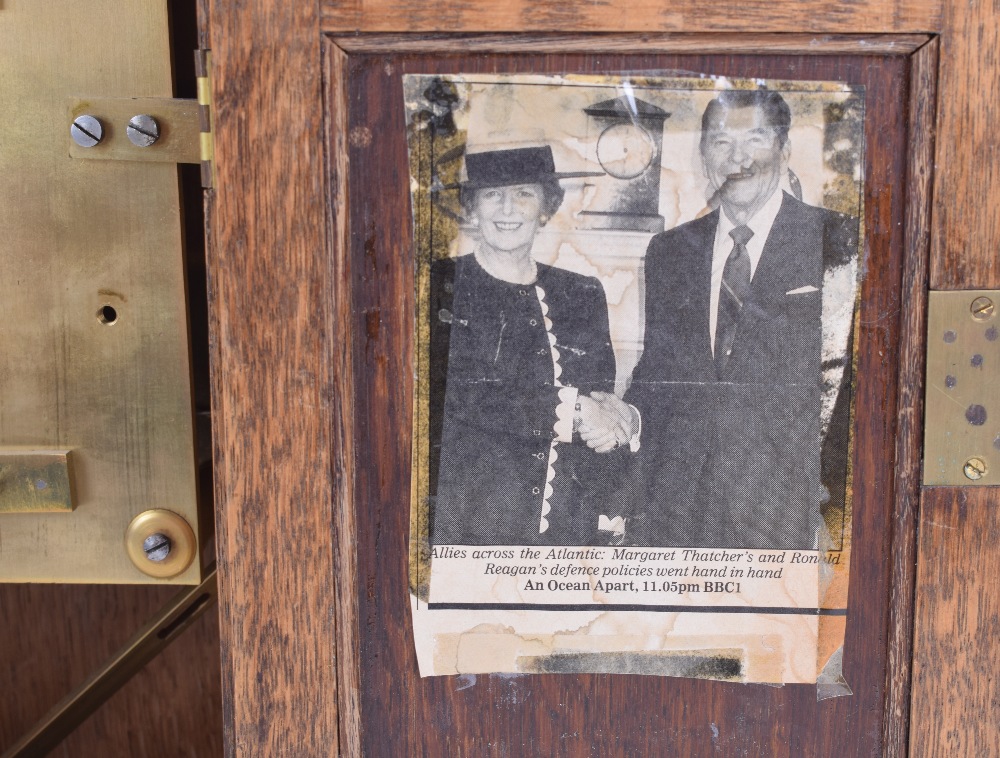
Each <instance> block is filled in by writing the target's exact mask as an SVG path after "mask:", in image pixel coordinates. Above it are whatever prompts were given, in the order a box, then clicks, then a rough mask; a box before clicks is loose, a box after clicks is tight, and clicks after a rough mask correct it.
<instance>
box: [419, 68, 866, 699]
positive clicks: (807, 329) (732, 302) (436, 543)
mask: <svg viewBox="0 0 1000 758" xmlns="http://www.w3.org/2000/svg"><path fill="white" fill-rule="evenodd" d="M404 92H405V108H406V116H407V129H408V135H407V136H408V140H409V149H410V172H411V176H410V182H411V185H410V186H411V190H412V193H411V195H412V203H413V218H414V241H415V247H416V260H417V272H416V281H417V287H418V303H419V307H418V311H417V314H416V331H415V334H416V346H417V350H416V366H415V375H416V384H415V386H416V397H415V403H414V409H415V410H414V414H415V418H414V440H413V455H414V457H413V476H412V481H413V492H412V501H411V534H410V586H409V591H410V595H411V608H412V611H413V627H414V637H415V645H416V650H417V658H418V661H419V666H420V672H421V674H422V675H424V676H431V675H443V674H475V673H488V672H515V673H517V672H519V673H584V672H608V673H632V674H650V675H665V676H685V677H701V678H710V679H721V680H729V681H742V682H769V683H816V684H817V685H818V686H819V691H820V697H824V696H833V695H838V694H848V693H849V692H850V690H849V689H848V688H847V685H846V683H845V682H844V681H843V678H842V676H841V672H840V661H841V657H842V646H843V638H844V627H845V623H846V618H847V579H848V571H849V565H850V547H851V545H850V534H851V429H852V401H851V396H852V383H853V377H854V366H853V362H854V361H853V356H854V349H853V334H854V327H855V319H856V313H857V302H858V291H859V283H860V270H859V240H860V239H861V229H860V228H859V225H860V219H861V218H862V216H863V214H862V206H861V203H862V197H863V192H862V179H863V148H864V144H863V124H864V93H863V90H862V89H861V88H858V87H854V86H850V85H846V84H842V83H834V82H780V81H764V80H735V79H725V78H718V77H704V78H687V79H685V78H676V77H668V76H651V75H647V74H643V75H629V76H621V75H618V76H561V77H551V76H548V77H543V76H537V75H526V76H496V75H448V76H443V75H442V76H427V75H419V76H417V75H413V76H406V77H404Z"/></svg>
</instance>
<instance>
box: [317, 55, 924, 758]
mask: <svg viewBox="0 0 1000 758" xmlns="http://www.w3.org/2000/svg"><path fill="white" fill-rule="evenodd" d="M328 53H329V55H330V57H331V59H333V60H334V61H335V65H334V66H333V73H332V76H333V81H331V83H330V91H329V97H328V102H329V103H331V104H335V105H339V104H344V105H346V106H347V107H348V109H349V113H348V116H347V123H346V124H343V122H339V121H337V118H336V117H337V113H338V111H331V113H333V123H334V124H336V127H335V128H333V129H332V130H331V134H332V138H333V141H332V142H331V144H330V151H331V155H333V156H335V157H336V161H335V162H334V164H333V169H334V185H333V186H334V188H335V194H334V200H335V202H339V201H341V200H342V198H343V196H342V195H341V194H340V193H341V191H342V190H343V185H342V184H341V182H342V181H344V178H345V177H344V174H343V173H342V172H343V171H344V169H345V167H344V166H343V162H342V160H341V159H340V158H339V156H340V155H341V153H342V152H343V151H346V152H347V156H348V164H349V165H348V167H347V169H346V170H347V174H346V189H347V196H346V205H347V214H348V215H347V216H346V218H348V219H349V227H348V232H349V234H346V235H345V237H344V241H345V243H346V245H347V249H346V250H340V249H337V248H335V249H334V252H333V254H334V255H335V256H341V255H342V256H345V259H344V260H343V261H340V262H338V264H337V265H338V266H342V265H346V266H347V267H348V270H349V281H348V282H345V284H346V285H347V286H345V287H342V288H341V289H340V290H339V292H340V294H341V296H342V297H345V296H346V297H350V298H351V302H349V303H345V302H343V300H341V302H340V306H341V308H342V310H341V313H344V314H345V315H347V314H349V321H348V322H347V323H343V324H342V325H341V328H342V331H341V332H340V334H341V335H342V338H348V339H350V343H349V344H350V349H351V354H350V359H349V360H344V361H341V362H339V363H338V370H340V371H344V370H347V371H350V373H351V376H350V378H349V379H345V378H344V377H341V386H347V387H352V388H353V390H354V392H353V398H352V400H353V414H352V418H351V420H350V421H351V422H352V424H353V430H352V431H353V440H354V445H353V451H352V460H353V462H354V478H353V480H351V479H350V478H348V479H347V485H348V486H347V489H348V492H346V493H345V495H346V496H347V499H346V501H345V507H347V508H350V509H351V510H350V511H349V513H348V514H347V516H346V517H345V518H344V519H343V521H344V522H346V523H343V525H342V530H343V529H347V530H350V534H349V539H344V540H343V541H342V544H346V545H347V550H348V553H347V554H345V555H342V556H341V563H342V565H344V566H345V567H346V566H347V565H350V566H351V567H352V568H353V567H355V566H356V571H357V576H356V577H355V578H351V576H350V571H349V570H348V571H344V572H341V574H339V576H340V578H341V580H342V581H344V580H349V581H352V582H353V587H348V588H343V587H342V588H341V590H342V597H344V598H345V600H344V601H343V602H342V604H341V613H340V616H339V618H340V624H341V628H340V629H339V630H338V632H339V635H340V636H339V639H340V641H341V647H340V656H341V657H340V662H341V669H342V674H341V677H342V678H341V682H344V681H348V682H356V686H357V692H356V693H352V692H346V693H345V695H354V694H356V695H357V698H358V706H359V710H357V711H355V710H353V709H351V708H349V709H347V710H346V711H342V718H343V719H344V720H345V725H344V728H343V729H342V734H348V735H351V734H352V730H355V729H357V732H356V734H355V737H354V739H356V744H352V742H351V741H350V740H349V741H348V746H349V747H352V748H356V749H358V748H359V749H360V750H361V751H362V752H363V753H365V754H368V755H480V754H482V755H493V754H496V755H503V754H507V755H591V754H602V755H603V754H622V755H673V754H676V755H700V754H704V753H708V752H709V751H711V750H718V751H719V752H720V754H740V751H748V754H759V755H773V756H801V755H840V756H862V755H865V756H867V755H879V754H881V752H882V749H883V737H882V735H883V730H884V729H885V726H886V724H885V715H884V714H885V702H886V701H885V698H886V689H885V687H886V673H887V672H886V661H887V647H886V640H887V635H888V627H887V623H888V622H887V607H888V603H889V584H890V564H889V561H888V560H887V556H888V555H889V554H890V547H891V540H892V531H893V529H892V523H893V504H894V486H895V470H894V468H893V466H892V462H891V457H889V456H887V455H886V451H887V450H893V449H895V445H896V412H897V393H896V388H897V385H896V379H897V372H898V369H899V357H898V351H897V347H896V346H897V344H898V340H899V337H900V333H899V322H900V313H901V311H902V310H903V308H902V304H901V283H902V277H903V268H904V255H903V252H904V236H903V233H902V229H903V226H902V225H903V221H904V212H905V204H906V192H905V186H904V177H905V174H906V172H905V162H906V157H907V154H908V144H907V140H906V136H907V132H906V122H907V116H908V108H909V90H908V86H909V80H908V59H907V58H906V57H905V56H895V57H888V56H840V57H830V56H808V57H806V56H708V57H705V56H695V55H688V56H681V55H654V54H648V55H623V54H608V55H605V54H601V55H582V54H578V53H563V54H553V55H542V54H534V55H532V54H524V55H514V56H509V55H508V56H504V55H487V54H476V55H464V56H463V55H461V54H458V53H455V54H452V55H449V56H447V57H443V56H440V55H438V56H434V55H428V54H424V55H419V54H394V53H392V52H390V51H386V50H382V51H380V52H378V53H375V54H362V53H352V54H350V55H347V56H346V57H345V55H344V53H343V52H342V51H340V50H339V49H338V48H335V47H332V46H331V47H330V48H328ZM623 70H682V71H691V72H704V73H709V74H725V75H731V76H753V77H764V78H767V77H770V78H783V79H824V80H841V81H847V82H850V83H853V84H863V85H864V86H865V87H866V88H867V103H868V120H867V123H866V140H867V145H866V166H865V169H866V217H865V228H866V242H867V244H866V247H865V257H864V262H865V266H866V278H865V281H864V284H863V288H862V305H861V315H860V330H859V332H858V340H859V353H858V358H859V369H858V376H859V381H858V386H857V396H856V397H857V401H856V402H857V411H856V418H857V421H856V429H855V433H856V444H855V460H854V465H855V491H854V498H855V500H854V502H855V527H854V528H855V534H854V546H855V547H854V556H853V566H852V581H851V597H850V612H849V617H848V626H847V636H846V654H845V662H844V672H845V677H846V679H847V681H848V683H849V684H850V685H851V687H852V688H853V690H854V695H852V696H850V697H846V698H838V699H834V700H829V701H824V702H821V703H817V701H816V690H815V688H814V687H807V686H801V685H789V686H785V687H781V688H773V687H767V686H762V685H735V684H723V683H718V682H705V681H696V680H683V679H664V678H658V677H640V676H605V675H585V676H564V675H548V676H518V677H511V676H479V677H478V678H476V677H457V678H444V677H440V678H431V679H420V678H419V677H418V675H417V671H416V661H415V655H414V650H413V640H412V629H411V624H410V612H409V604H408V597H407V590H406V572H407V560H406V556H407V534H408V521H409V508H408V497H409V491H410V482H409V464H410V438H409V429H410V419H411V417H412V413H411V411H412V408H411V398H412V396H413V393H412V389H413V388H412V376H413V369H412V365H413V363H412V361H413V350H414V345H413V343H412V331H413V314H414V282H413V275H414V263H413V245H412V238H411V222H410V205H409V185H408V180H407V177H408V166H407V154H406V141H405V132H404V128H405V127H404V122H403V108H402V91H401V80H400V76H401V74H403V73H434V72H466V73H475V72H491V73H492V72H501V71H502V72H595V73H597V72H613V71H623ZM345 82H346V84H345ZM345 86H346V93H344V95H343V96H342V95H341V92H342V89H341V88H342V87H345ZM328 116H329V113H328ZM338 207H339V206H338ZM335 210H336V208H335ZM334 218H335V223H340V222H341V221H342V220H343V219H344V218H345V217H343V216H340V215H337V214H336V213H335V215H334ZM909 260H910V261H911V264H912V265H914V266H916V265H919V257H914V258H911V259H909ZM348 306H349V307H348ZM343 330H347V331H346V333H345V331H343ZM904 465H908V464H906V463H905V462H904ZM346 473H347V475H348V477H349V476H350V471H349V470H348V471H347V472H346ZM345 627H346V628H345ZM331 644H332V640H331ZM341 702H342V703H343V702H345V701H344V700H342V701H341Z"/></svg>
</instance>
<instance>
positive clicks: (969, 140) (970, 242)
mask: <svg viewBox="0 0 1000 758" xmlns="http://www.w3.org/2000/svg"><path fill="white" fill-rule="evenodd" d="M998 18H1000V6H998V5H997V3H996V2H991V1H989V0H980V1H977V2H957V3H947V4H946V5H945V18H944V21H945V33H944V34H942V35H941V75H940V85H939V89H938V91H939V92H940V93H941V97H940V107H939V109H938V134H939V135H940V139H939V140H938V141H937V165H938V169H939V170H938V178H937V182H936V185H935V188H934V248H933V250H934V252H933V254H932V260H931V289H977V288H979V289H997V288H1000V144H998V141H997V123H998V122H1000V22H998V20H997V19H998ZM998 523H1000V522H998Z"/></svg>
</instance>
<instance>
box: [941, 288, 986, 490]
mask: <svg viewBox="0 0 1000 758" xmlns="http://www.w3.org/2000/svg"><path fill="white" fill-rule="evenodd" d="M998 313H1000V290H963V291H958V292H931V293H930V303H929V310H928V314H927V404H926V410H925V415H924V484H925V485H935V484H941V485H950V486H972V485H979V486H982V485H998V484H1000V316H998Z"/></svg>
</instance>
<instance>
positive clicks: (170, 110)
mask: <svg viewBox="0 0 1000 758" xmlns="http://www.w3.org/2000/svg"><path fill="white" fill-rule="evenodd" d="M198 110H199V106H198V101H197V100H177V99H173V98H167V97H86V98H82V97H81V98H73V99H71V100H70V102H69V123H67V125H66V136H67V139H68V138H69V137H70V135H71V132H70V125H71V124H73V123H76V120H77V119H78V118H79V117H81V116H92V117H93V118H96V119H97V120H98V121H99V122H100V125H101V127H102V128H103V134H102V135H101V139H100V141H99V142H98V143H97V144H95V145H92V146H89V147H86V146H83V145H80V144H78V143H76V142H74V141H73V140H69V154H70V157H71V158H89V159H94V160H106V161H108V160H110V161H153V162H157V163H201V136H200V135H201V122H200V118H199V113H198ZM137 116H149V117H151V118H152V119H154V120H155V122H156V124H157V126H158V129H159V134H158V136H157V138H156V140H155V142H153V143H152V144H150V145H148V146H146V147H139V146H137V145H135V144H133V143H132V141H131V140H130V139H129V137H128V126H129V123H130V122H131V121H132V119H134V118H135V117H137Z"/></svg>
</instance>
